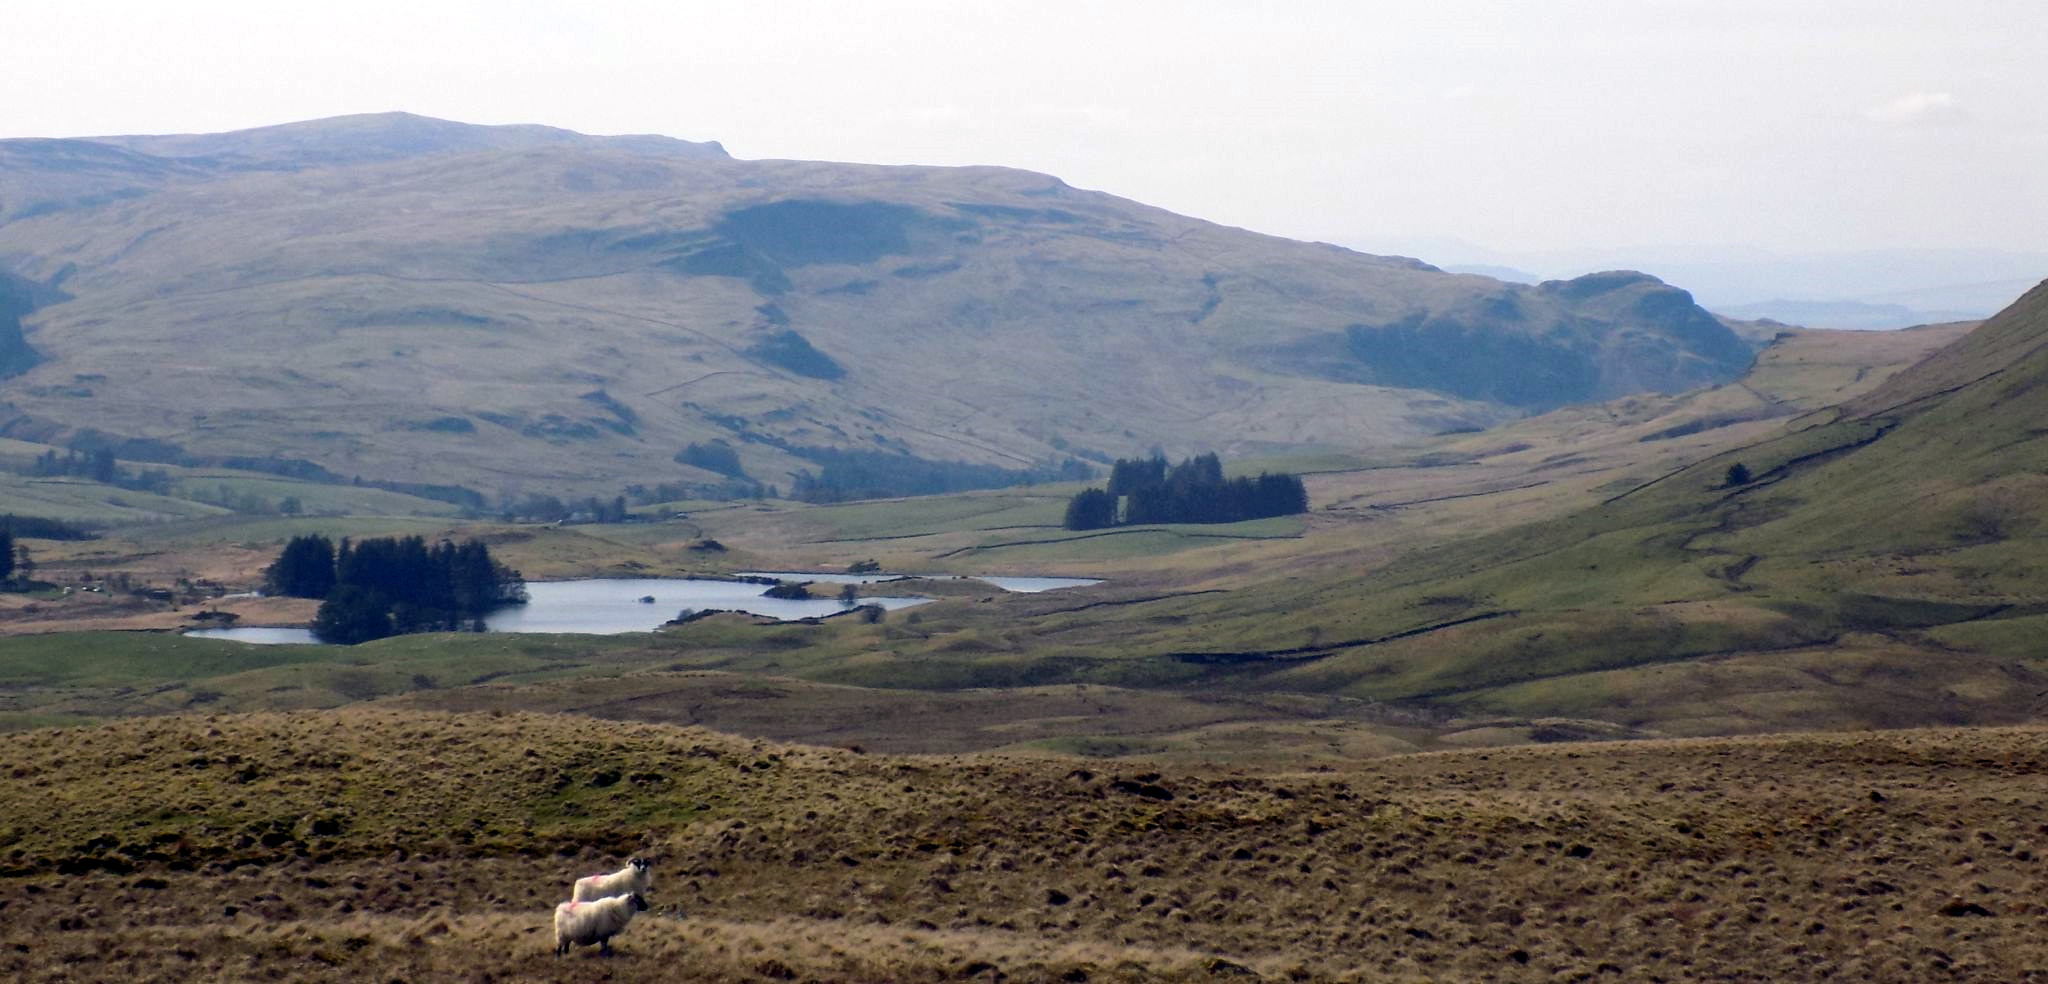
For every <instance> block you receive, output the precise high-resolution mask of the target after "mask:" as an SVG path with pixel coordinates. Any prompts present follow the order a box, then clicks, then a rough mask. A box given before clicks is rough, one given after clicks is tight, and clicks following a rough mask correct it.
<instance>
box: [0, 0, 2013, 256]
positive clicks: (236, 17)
mask: <svg viewBox="0 0 2048 984" xmlns="http://www.w3.org/2000/svg"><path fill="white" fill-rule="evenodd" d="M6 21H7V29H6V32H5V34H4V35H0V137H25V136H84V135H93V134H111V133H172V132H203V131H215V130H226V129H235V128H241V127H248V126H258V125H264V124H271V123H281V122H288V121H293V120H301V119H312V118H318V117H324V116H334V115H341V114H347V113H362V112H381V111H386V110H406V111H410V112H415V113H421V114H425V115H429V116H437V117H442V118H446V119H455V120H462V121H466V122H473V123H545V124H550V125H555V126H562V127H568V128H570V129H575V130H581V131H584V132H588V133H663V134H668V135H671V136H676V137H683V138H687V139H695V140H718V141H721V142H723V143H724V145H725V146H726V148H727V149H728V150H729V151H731V152H732V153H733V154H734V155H735V156H738V157H745V158H805V159H818V160H844V161H862V162H872V163H890V164H911V163H915V164H1001V165H1008V166H1013V167H1021V168H1028V169H1031V170H1036V171H1043V172H1047V173H1051V174H1054V175H1057V176H1059V177H1061V178H1063V179H1064V180H1066V181H1067V182H1068V183H1070V184H1073V185H1076V186H1080V187H1085V188H1092V189H1098V190H1102V191H1108V192H1111V193H1114V194H1117V195H1121V196H1124V197H1128V198H1133V199H1137V200H1139V201H1143V202H1146V203H1149V204H1153V205H1158V206H1161V207H1164V208H1168V209H1171V210H1173V211H1176V212H1181V213H1185V214H1189V215H1194V216H1199V217H1201V218H1205V219H1210V220H1214V221H1217V222H1223V223H1226V224H1230V225H1236V226H1243V227H1246V228H1250V229H1254V230H1257V231H1260V232H1267V233H1273V234H1277V235H1283V236H1289V237H1293V238H1298V239H1310V240H1323V241H1330V242H1339V243H1345V244H1348V245H1364V246H1379V247H1382V248H1383V250H1384V248H1385V247H1387V246H1398V245H1401V244H1404V243H1408V244H1417V245H1418V247H1419V248H1418V249H1416V250H1412V252H1422V251H1423V250H1424V249H1427V250H1434V251H1437V252H1439V253H1454V252H1457V251H1458V250H1459V249H1460V248H1462V247H1471V249H1472V250H1473V255H1474V256H1478V255H1481V254H1485V255H1490V256H1505V257H1512V256H1515V255H1533V254H1539V253H1558V252H1568V251H1587V250H1601V249H1613V248H1616V247H1625V246H1649V245H1660V246H1670V245H1674V244H1680V245H1682V244H1719V245H1721V246H1742V247H1746V248H1750V249H1753V250H1761V251H1776V252H1781V253H1802V252H1827V251H1855V250H1879V249H1932V248H1948V249H1976V250H2007V251H2014V250H2019V251H2031V250H2036V249H2039V248H2041V247H2042V245H2043V240H2042V237H2041V230H2043V229H2048V180H2044V178H2043V175H2048V98H2043V97H2044V96H2048V67H2044V66H2048V62H2044V61H2042V60H2041V54H2040V53H2041V52H2042V51H2043V50H2048V3H2040V2H2036V0H1940V2H1935V0H1920V2H1911V3H1904V2H1892V0H1543V2H1532V0H1432V2H1427V3H1424V2H1417V0H1400V2H1389V3H1382V2H1376V0H1350V2H1331V0H1292V2H1285V3H1281V2H1274V3H1249V2H1245V0H1226V2H1207V0H1190V2H1155V0H1127V2H1109V0H1099V2H1092V3H1082V2H1065V0H1032V2H1002V3H994V2H988V3H980V2H971V0H943V2H922V0H860V2H845V0H834V2H776V0H750V2H733V0H721V2H715V3H698V2H666V3H605V2H598V0H590V2H584V3H539V2H518V0H510V2H505V0H496V2H488V3H485V2H476V3H470V2H449V3H440V2H433V0H408V2H402V3H391V2H383V0H359V2H351V3H346V4H343V3H331V2H330V3H303V4H280V3H272V2H265V3H210V2H204V0H186V2H180V3H176V4H162V3H111V2H104V0H67V2H64V3H31V4H20V5H15V6H14V8H13V9H10V10H9V12H8V14H7V17H6ZM2042 273H2043V274H2044V275H2048V270H2044V271H2042Z"/></svg>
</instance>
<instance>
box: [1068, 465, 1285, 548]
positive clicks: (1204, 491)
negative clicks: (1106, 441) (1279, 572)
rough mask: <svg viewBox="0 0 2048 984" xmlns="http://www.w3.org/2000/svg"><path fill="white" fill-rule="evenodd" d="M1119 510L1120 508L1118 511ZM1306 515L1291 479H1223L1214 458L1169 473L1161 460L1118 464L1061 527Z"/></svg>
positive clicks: (1071, 504) (1077, 501) (1078, 499)
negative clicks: (1105, 483)
mask: <svg viewBox="0 0 2048 984" xmlns="http://www.w3.org/2000/svg"><path fill="white" fill-rule="evenodd" d="M1119 507H1121V508H1119ZM1307 511H1308V491H1307V490H1306V489H1304V488H1303V487H1302V484H1301V479H1300V478H1299V477H1297V476H1294V475H1275V474H1272V473H1270V472H1261V473H1259V476H1258V477H1257V478H1246V477H1238V478H1232V479H1226V478H1224V477H1223V462H1222V460H1221V459H1219V458H1217V457H1216V455H1214V454H1204V455H1197V456H1195V457H1193V458H1188V459H1186V460H1184V461H1182V462H1181V463H1180V464H1178V465H1174V466H1173V467H1171V468H1168V467H1167V464H1166V459H1165V458H1164V457H1163V456H1160V455H1154V456H1152V457H1151V458H1149V459H1136V460H1132V459H1123V458H1119V459H1117V462H1116V464H1115V466H1114V467H1112V468H1111V469H1110V473H1109V488H1107V489H1087V490H1084V491H1082V492H1081V493H1079V494H1078V495H1076V496H1074V498H1073V499H1071V500H1069V501H1068V502H1067V515H1066V522H1065V526H1066V528H1067V529H1070V530H1097V529H1104V528H1106V527H1111V526H1137V525H1142V524H1148V523H1238V522H1243V521H1244V520H1247V519H1265V518H1267V517H1270V516H1291V515H1294V514H1296V513H1304V512H1307Z"/></svg>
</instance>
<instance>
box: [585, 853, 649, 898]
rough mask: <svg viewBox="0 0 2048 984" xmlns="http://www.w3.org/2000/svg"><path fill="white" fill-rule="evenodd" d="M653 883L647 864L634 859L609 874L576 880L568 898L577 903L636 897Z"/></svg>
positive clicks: (639, 859)
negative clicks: (619, 897) (615, 897)
mask: <svg viewBox="0 0 2048 984" xmlns="http://www.w3.org/2000/svg"><path fill="white" fill-rule="evenodd" d="M653 883H654V872H653V871H651V870H649V869H648V867H647V862H646V861H645V860H643V859H641V858H634V859H633V860H631V861H628V862H626V866H625V867H623V868H620V869H619V870H617V871H614V872H612V873H611V874H608V875H590V876H588V877H585V878H578V879H576V886H575V888H573V889H571V890H570V892H569V898H570V899H572V900H574V901H577V902H594V901H596V900H598V899H608V898H611V897H612V896H614V895H637V894H639V893H641V892H645V891H647V886H649V885H651V884H653Z"/></svg>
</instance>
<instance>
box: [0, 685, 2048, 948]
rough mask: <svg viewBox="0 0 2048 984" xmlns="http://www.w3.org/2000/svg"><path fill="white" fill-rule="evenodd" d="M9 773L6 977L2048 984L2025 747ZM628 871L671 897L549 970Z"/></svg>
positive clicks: (658, 759) (2033, 767)
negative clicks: (588, 898)
mask: <svg viewBox="0 0 2048 984" xmlns="http://www.w3.org/2000/svg"><path fill="white" fill-rule="evenodd" d="M0 769H5V770H7V775H8V777H9V778H8V781H7V782H6V783H4V784H0V844H4V845H7V846H6V847H5V848H4V849H0V926H4V928H0V974H4V975H6V976H8V977H10V978H12V979H19V980H80V981H83V980H109V979H122V980H164V981H173V980H175V981H186V980H194V979H205V980H268V979H304V980H337V981H339V980H371V979H375V980H396V979H402V980H415V981H416V980H433V979H454V978H460V979H467V980H485V979H491V980H602V979H655V978H659V979H663V980H705V981H753V980H855V981H863V980H870V981H885V980H887V981H904V980H911V981H916V980H930V981H937V980H998V979H1005V980H1034V981H1035V980H1067V981H1080V980H1098V981H1112V980H1201V979H1210V978H1238V979H1255V978H1264V979H1282V980H1284V979H1294V980H1361V981H1366V980H1369V981H1425V980H1461V981H1525V980H1528V981H1533V980H1545V981H1550V980H1644V981H1650V980H1672V981H1677V980H1733V981H1795V980H1821V979H1843V980H1868V981H1916V982H1917V981H1930V980H1976V981H2026V980H2048V937H2044V936H2043V934H2042V933H2041V932H2040V927H2041V925H2042V920H2043V919H2044V918H2048V903H2044V902H2043V901H2042V900H2043V898H2044V897H2048V896H2044V892H2048V861H2044V859H2043V857H2042V856H2041V851H2042V850H2043V847H2042V845H2043V844H2044V842H2048V823H2044V821H2043V817H2044V812H2048V811H2044V807H2048V784H2044V782H2043V773H2044V772H2048V730H2043V729H2039V728H2020V729H1964V730H1949V731H1904V732H1878V733H1867V734H1858V735H1793V736H1774V737H1763V738H1738V739H1715V740H1698V741H1644V742H1614V743H1590V744H1588V743H1579V744H1572V745H1568V746H1543V747H1522V748H1514V749H1491V750H1479V751H1463V752H1447V753H1430V754H1420V755H1406V756H1394V757H1388V758H1380V759H1375V760H1370V761H1356V762H1350V763H1343V764H1338V765H1334V766H1327V767H1318V768H1317V769H1314V770H1310V771H1288V772H1275V771H1256V770H1234V769H1224V768H1221V767H1206V768H1180V767H1149V768H1148V767H1147V766H1144V765H1141V764H1134V763H1131V762H1127V761H1126V762H1118V763H1115V764H1114V765H1113V766H1110V767H1099V766H1096V765H1092V764H1088V763H1076V762H1074V761H1050V760H1044V759H1019V758H1007V757H998V756H986V755H982V756H956V757H934V756H904V757H895V756H879V755H862V754H857V753H854V752H850V751H844V750H829V749H816V748H803V747H798V746H781V745H774V744H768V743H763V742H750V741H744V740H741V739H734V738H728V737H725V736H720V735H715V734H712V733H709V732H705V731H701V730H697V729H688V728H675V727H668V726H659V725H633V724H624V723H618V722H603V723H599V722H593V721H591V720H589V719H583V718H574V717H557V716H545V715H526V714H507V715H492V714H456V715H449V714H438V713H427V712H417V711H392V710H388V709H373V708H368V707H357V708H351V709H343V710H339V711H325V712H311V713H296V714H271V715H249V716H241V715H230V716H215V717H200V716H193V715H179V716H169V717H158V718H149V719H142V720H134V721H126V722H121V723H118V724H113V725H108V726H104V727H100V728H85V729H62V730H42V731H28V732H19V733H15V734H8V735H0ZM1152 769H1159V770H1160V771H1157V772H1155V771H1152ZM629 854H637V855H640V856H644V857H648V858H650V859H651V860H652V862H653V864H654V866H655V872H656V878H655V882H654V886H653V888H652V889H651V890H650V892H649V897H650V902H651V903H652V905H653V909H652V910H651V911H650V912H648V913H645V914H643V915H642V916H640V918H639V919H637V920H635V922H634V923H633V924H632V925H631V926H630V927H629V928H628V929H627V930H626V932H625V933H624V934H623V935H621V936H620V937H619V938H618V939H617V940H616V941H615V942H616V944H617V947H616V948H617V951H618V952H617V955H616V956H615V957H613V958H610V959H609V960H607V959H604V958H601V957H599V956H597V955H596V954H595V952H594V951H589V950H585V951H579V952H577V953H574V954H572V955H570V956H568V957H565V958H560V959H557V958H555V957H553V956H551V955H550V952H549V951H550V948H551V945H552V939H551V932H550V929H549V925H548V922H549V911H550V909H551V907H552V905H553V904H554V903H555V902H556V901H558V900H559V899H560V898H561V897H562V896H564V895H565V894H566V887H567V885H568V883H569V881H570V880H571V879H572V878H574V877H576V876H578V875H582V874H587V873H590V872H592V871H597V870H608V869H610V868H614V867H617V866H618V864H619V863H620V862H621V861H622V860H623V858H625V857H626V856H628V855H629Z"/></svg>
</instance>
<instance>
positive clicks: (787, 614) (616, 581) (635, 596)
mask: <svg viewBox="0 0 2048 984" xmlns="http://www.w3.org/2000/svg"><path fill="white" fill-rule="evenodd" d="M752 576H756V577H775V578H781V579H783V580H785V581H815V582H818V583H821V584H824V583H831V584H874V583H878V582H883V581H894V580H898V579H900V578H902V577H904V576H905V575H902V574H810V573H797V572H790V571H782V572H767V573H754V574H752ZM975 580H979V581H986V582H988V583H989V584H993V585H995V586H996V587H999V588H1002V589H1003V590H1005V591H1020V592H1037V591H1050V590H1053V589H1054V588H1071V587H1080V586H1083V585H1089V584H1099V583H1101V582H1100V581H1097V580H1093V579H1089V578H1078V577H977V578H975ZM766 590H768V585H765V584H749V583H747V582H744V581H712V580H705V579H702V578H674V577H664V578H653V577H648V578H584V579H581V580H574V581H529V582H527V584H526V595H527V599H528V600H527V603H526V604H524V605H516V606H512V607H508V608H501V609H499V610H498V611H496V612H494V613H492V614H491V615H489V616H487V617H486V618H485V619H484V627H485V628H488V629H489V630H490V631H492V632H543V633H547V632H580V633H586V634H589V635H611V634H614V633H619V632H652V631H654V630H655V629H658V628H660V627H661V625H662V623H664V622H667V621H669V620H670V619H673V618H675V617H676V616H677V615H679V614H681V613H682V612H684V611H686V610H687V611H704V610H706V609H721V610H725V611H736V612H749V613H752V614H755V615H765V616H768V617H769V618H779V619H783V620H794V619H799V618H819V617H822V616H826V615H831V614H834V613H836V612H842V611H845V610H846V606H845V605H842V604H840V603H839V599H838V598H837V597H835V596H834V595H835V593H834V592H829V591H820V592H819V594H820V595H821V596H822V597H817V598H809V599H805V600H801V601H794V600H788V599H783V598H764V597H762V596H761V592H763V591H766ZM649 597H651V598H653V599H654V600H653V601H652V602H646V601H641V600H640V599H642V598H649ZM931 600H932V599H930V598H862V599H861V600H860V603H861V604H863V605H880V606H882V607H883V608H884V609H887V610H889V611H895V610H896V609H899V608H909V607H911V606H912V605H921V604H924V603H925V602H928V601H931ZM185 634H186V635H188V636H192V637H193V638H197V639H233V640H235V641H236V642H247V643H255V644H257V645H312V644H315V643H317V642H318V641H319V640H317V639H315V638H313V630H311V629H302V628H281V627H272V626H253V625H252V626H241V627H237V628H230V629H194V630H192V631H190V632H187V633H185Z"/></svg>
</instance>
